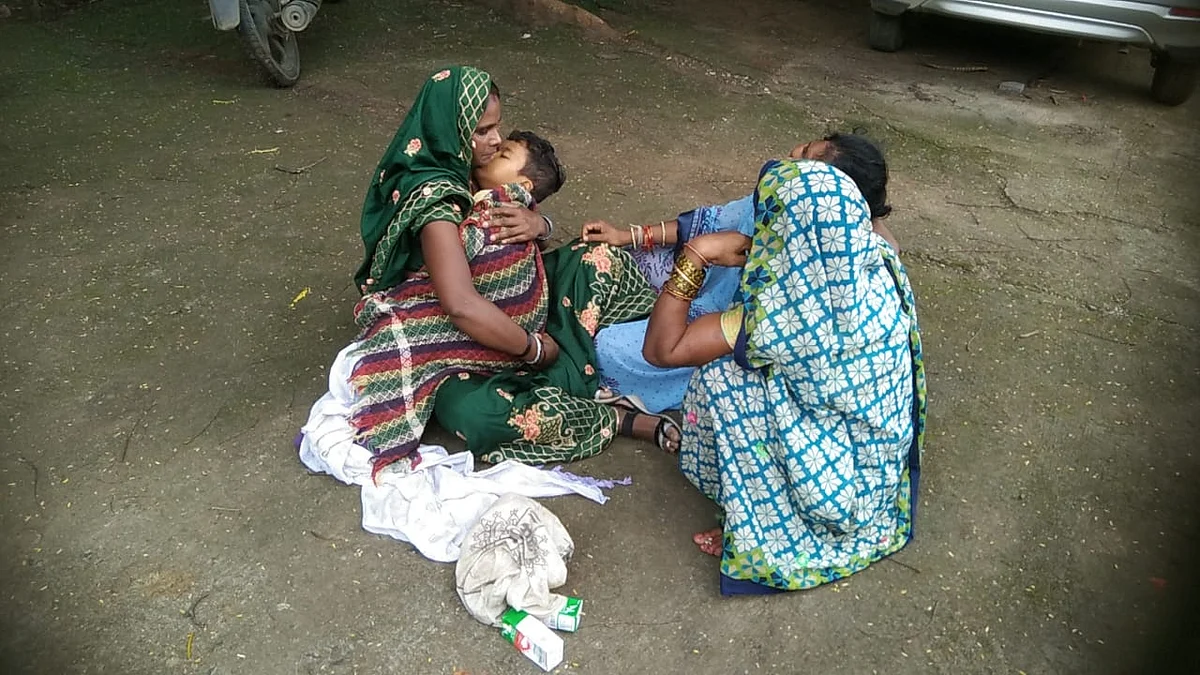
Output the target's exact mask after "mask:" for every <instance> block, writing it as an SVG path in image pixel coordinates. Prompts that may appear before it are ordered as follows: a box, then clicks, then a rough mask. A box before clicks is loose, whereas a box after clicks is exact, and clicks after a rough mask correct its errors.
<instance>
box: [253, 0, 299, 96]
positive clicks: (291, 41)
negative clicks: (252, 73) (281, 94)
mask: <svg viewBox="0 0 1200 675" xmlns="http://www.w3.org/2000/svg"><path fill="white" fill-rule="evenodd" d="M238 12H239V14H240V15H241V21H240V22H239V23H238V34H239V35H240V36H241V38H242V45H243V46H244V47H245V48H246V51H247V52H249V54H250V58H252V59H254V61H255V62H256V63H257V64H258V65H259V68H260V70H261V71H262V72H263V74H264V75H265V76H266V78H267V80H268V81H269V82H270V83H271V84H272V85H274V86H276V87H279V88H281V89H285V88H287V87H291V86H292V85H294V84H296V82H298V81H300V45H299V44H298V42H297V40H296V34H295V33H293V32H292V31H290V30H286V29H285V30H284V34H283V60H282V62H276V61H275V58H274V57H273V56H272V55H271V48H270V46H269V45H268V44H267V41H266V39H264V38H263V36H261V35H260V34H259V30H258V24H256V23H255V22H254V16H253V15H252V14H251V13H250V5H249V3H248V2H247V0H238Z"/></svg>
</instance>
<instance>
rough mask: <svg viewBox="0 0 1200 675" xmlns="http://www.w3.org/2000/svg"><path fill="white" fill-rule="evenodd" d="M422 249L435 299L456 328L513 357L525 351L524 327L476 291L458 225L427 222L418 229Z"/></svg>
mask: <svg viewBox="0 0 1200 675" xmlns="http://www.w3.org/2000/svg"><path fill="white" fill-rule="evenodd" d="M421 250H422V252H423V253H424V254H425V266H426V267H427V268H428V269H429V276H430V278H431V279H432V280H433V288H434V290H435V291H436V292H437V297H438V302H439V303H440V304H441V306H442V310H443V311H445V312H446V314H447V315H448V316H449V317H450V321H451V322H453V323H454V325H455V326H456V327H457V328H458V329H459V330H461V331H462V332H464V333H466V334H467V335H469V336H471V338H472V339H474V340H475V341H476V342H478V343H479V344H481V345H483V346H485V347H491V348H492V349H496V350H498V351H502V352H504V353H505V354H511V355H512V356H513V357H514V358H517V357H520V356H522V355H524V354H526V353H527V351H528V348H529V337H528V335H527V333H526V332H525V329H523V328H521V327H520V326H518V325H517V324H516V323H515V322H513V320H512V319H511V318H509V316H508V315H507V314H505V313H504V312H503V311H501V310H500V308H499V307H497V306H495V305H493V304H492V303H490V302H488V301H487V300H486V299H485V298H484V297H483V296H482V295H480V294H479V292H478V291H476V290H475V284H474V282H473V281H472V279H471V268H470V267H469V266H468V265H467V253H466V250H465V249H463V244H462V239H460V238H459V235H458V226H457V225H455V224H454V223H451V222H449V221H445V220H435V221H433V222H432V223H429V224H428V225H426V226H425V227H424V228H423V229H422V230H421Z"/></svg>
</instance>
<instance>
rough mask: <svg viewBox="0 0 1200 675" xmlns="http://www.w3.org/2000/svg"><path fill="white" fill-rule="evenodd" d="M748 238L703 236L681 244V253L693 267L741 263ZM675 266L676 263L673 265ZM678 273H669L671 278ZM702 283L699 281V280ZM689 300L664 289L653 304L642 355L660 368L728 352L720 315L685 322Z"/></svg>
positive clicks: (705, 360)
mask: <svg viewBox="0 0 1200 675" xmlns="http://www.w3.org/2000/svg"><path fill="white" fill-rule="evenodd" d="M749 241H750V240H749V239H747V238H746V237H744V236H742V235H740V234H738V233H737V232H722V233H718V234H709V235H704V236H702V237H699V238H697V239H696V241H695V242H694V245H693V244H688V245H686V246H685V248H684V250H683V253H682V254H681V255H682V256H684V257H686V258H687V259H688V260H690V261H691V262H692V264H693V265H694V266H695V267H698V268H701V269H702V268H703V267H704V266H705V265H707V264H708V263H709V262H710V261H711V262H717V263H720V264H725V265H729V266H735V265H741V264H744V263H745V250H746V249H747V248H748V247H749ZM677 268H678V264H677ZM678 272H679V269H676V271H675V272H672V280H671V281H668V282H667V283H668V284H673V283H674V281H673V280H674V276H675V274H677V273H678ZM700 281H701V282H702V281H703V280H702V279H700ZM689 307H691V301H689V300H684V299H682V298H679V297H676V296H675V295H674V294H673V293H672V292H670V291H669V289H667V292H664V293H663V294H662V295H660V296H659V297H658V301H657V302H656V303H654V311H653V312H651V313H650V325H649V327H648V328H647V329H646V341H645V344H643V345H642V356H644V357H646V361H648V362H649V363H650V364H652V365H655V366H659V367H661V368H674V367H679V366H699V365H703V364H705V363H708V362H709V361H713V360H715V359H718V358H720V357H722V356H725V355H726V354H729V353H732V352H733V348H732V347H731V346H730V345H729V342H728V341H727V340H726V337H725V331H724V330H723V328H722V326H721V316H722V315H721V314H705V315H704V316H702V317H700V318H699V319H696V320H695V321H693V322H691V323H690V324H689V323H688V320H687V316H688V308H689Z"/></svg>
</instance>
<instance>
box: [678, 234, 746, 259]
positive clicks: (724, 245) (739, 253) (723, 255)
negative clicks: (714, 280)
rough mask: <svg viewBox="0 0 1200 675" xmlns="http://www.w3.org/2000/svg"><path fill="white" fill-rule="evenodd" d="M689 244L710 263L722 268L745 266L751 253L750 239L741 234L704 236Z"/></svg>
mask: <svg viewBox="0 0 1200 675" xmlns="http://www.w3.org/2000/svg"><path fill="white" fill-rule="evenodd" d="M689 243H690V244H691V247H692V248H693V249H695V250H696V252H697V253H699V254H700V255H702V256H704V257H705V259H707V260H708V262H709V263H711V264H713V265H720V266H722V267H741V266H742V265H745V264H746V254H747V253H748V252H749V251H750V237H747V236H746V235H744V234H742V233H740V232H713V233H712V234H702V235H700V236H699V237H696V238H695V239H693V240H692V241H691V242H689Z"/></svg>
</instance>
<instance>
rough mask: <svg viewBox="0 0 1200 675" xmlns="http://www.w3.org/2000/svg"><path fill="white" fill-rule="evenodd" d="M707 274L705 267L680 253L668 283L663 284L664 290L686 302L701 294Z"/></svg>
mask: <svg viewBox="0 0 1200 675" xmlns="http://www.w3.org/2000/svg"><path fill="white" fill-rule="evenodd" d="M706 274H707V272H706V271H705V270H704V268H703V267H701V266H699V265H697V264H696V263H694V262H692V259H691V258H689V257H687V255H685V254H683V253H680V254H679V255H678V256H677V257H676V258H675V268H674V269H672V270H671V276H670V277H668V278H667V283H665V284H663V292H664V293H668V294H670V295H672V296H674V297H676V298H679V299H680V300H683V301H684V302H691V301H692V300H695V299H696V296H697V295H699V293H700V287H701V286H703V285H704V277H705V276H706Z"/></svg>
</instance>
